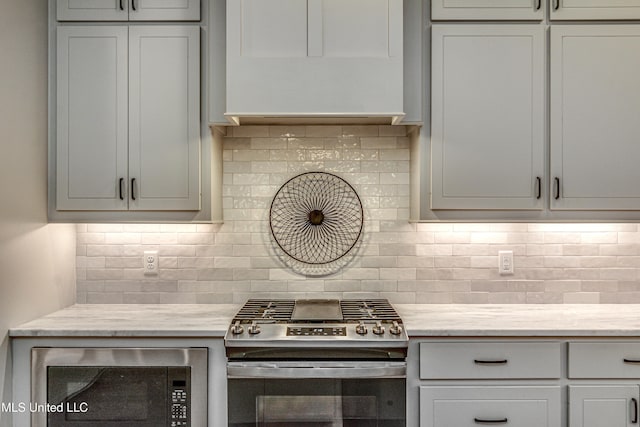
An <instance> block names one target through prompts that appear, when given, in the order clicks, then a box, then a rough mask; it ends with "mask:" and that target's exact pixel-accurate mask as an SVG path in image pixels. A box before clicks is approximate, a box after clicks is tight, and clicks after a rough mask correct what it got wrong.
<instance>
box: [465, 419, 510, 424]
mask: <svg viewBox="0 0 640 427" xmlns="http://www.w3.org/2000/svg"><path fill="white" fill-rule="evenodd" d="M473 422H474V423H476V424H507V423H508V422H509V418H493V419H491V418H474V419H473Z"/></svg>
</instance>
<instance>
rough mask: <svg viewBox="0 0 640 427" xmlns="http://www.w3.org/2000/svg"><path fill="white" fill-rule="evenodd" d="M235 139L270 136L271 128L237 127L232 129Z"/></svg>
mask: <svg viewBox="0 0 640 427" xmlns="http://www.w3.org/2000/svg"><path fill="white" fill-rule="evenodd" d="M228 130H230V131H231V136H233V138H234V139H235V138H242V137H244V138H253V137H265V136H269V126H237V127H230V128H228Z"/></svg>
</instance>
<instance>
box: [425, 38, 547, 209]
mask: <svg viewBox="0 0 640 427" xmlns="http://www.w3.org/2000/svg"><path fill="white" fill-rule="evenodd" d="M544 46H545V36H544V28H543V27H542V26H540V25H434V26H433V28H432V82H431V97H432V98H431V108H432V111H431V118H432V144H431V149H432V159H431V171H432V177H431V179H432V181H431V185H432V197H431V207H432V209H542V208H543V197H542V188H543V182H542V180H543V178H544V92H545V84H544V75H545V66H544V64H545V62H544Z"/></svg>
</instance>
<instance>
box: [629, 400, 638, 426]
mask: <svg viewBox="0 0 640 427" xmlns="http://www.w3.org/2000/svg"><path fill="white" fill-rule="evenodd" d="M631 408H632V409H633V416H632V417H631V424H638V399H636V398H635V397H632V398H631Z"/></svg>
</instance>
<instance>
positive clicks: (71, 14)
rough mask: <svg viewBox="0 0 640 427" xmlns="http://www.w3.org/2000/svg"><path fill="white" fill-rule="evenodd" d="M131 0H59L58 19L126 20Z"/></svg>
mask: <svg viewBox="0 0 640 427" xmlns="http://www.w3.org/2000/svg"><path fill="white" fill-rule="evenodd" d="M130 1H131V0H58V1H57V18H58V21H126V20H128V19H129V2H130Z"/></svg>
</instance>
